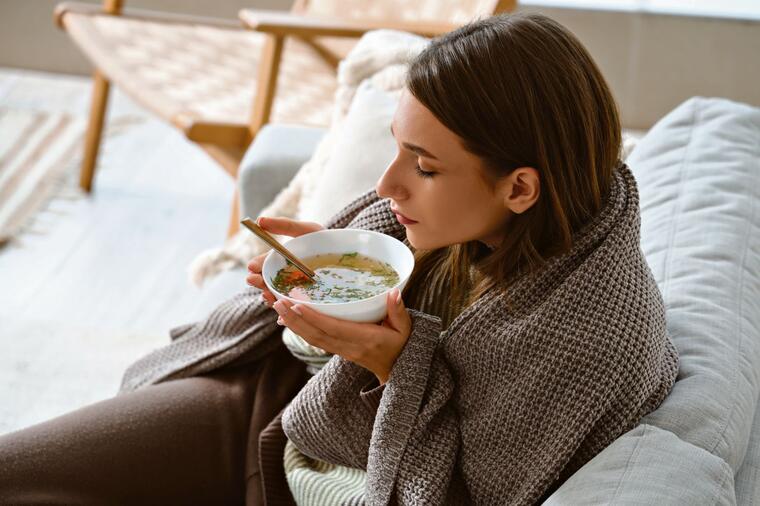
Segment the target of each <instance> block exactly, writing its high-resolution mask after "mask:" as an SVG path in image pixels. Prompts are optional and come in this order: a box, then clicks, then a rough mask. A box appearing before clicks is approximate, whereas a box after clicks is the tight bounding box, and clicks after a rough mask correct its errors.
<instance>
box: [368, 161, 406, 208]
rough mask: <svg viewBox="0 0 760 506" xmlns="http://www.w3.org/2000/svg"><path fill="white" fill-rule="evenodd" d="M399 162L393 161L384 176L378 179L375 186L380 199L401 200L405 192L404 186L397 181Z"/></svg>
mask: <svg viewBox="0 0 760 506" xmlns="http://www.w3.org/2000/svg"><path fill="white" fill-rule="evenodd" d="M396 165H397V160H395V159H394V160H393V161H392V162H391V163H390V165H388V167H387V168H386V169H385V172H383V175H382V176H380V179H378V181H377V184H376V185H375V192H376V193H377V196H378V197H380V198H383V199H384V198H392V199H393V200H401V196H402V195H403V193H404V192H405V190H404V189H403V186H402V185H401V184H399V183H400V182H399V181H398V180H397V179H396V175H395V172H396V170H395V167H396Z"/></svg>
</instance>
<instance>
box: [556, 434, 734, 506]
mask: <svg viewBox="0 0 760 506" xmlns="http://www.w3.org/2000/svg"><path fill="white" fill-rule="evenodd" d="M577 504H583V505H588V506H595V505H599V506H601V505H607V504H657V505H663V506H665V505H680V504H711V505H721V506H724V505H725V506H734V505H736V496H735V492H734V475H733V471H732V470H731V467H730V466H729V465H728V464H727V463H726V462H725V461H724V460H723V459H721V458H720V457H718V456H716V455H713V454H712V453H709V452H707V451H705V450H703V449H702V448H699V447H697V446H694V445H692V444H690V443H687V442H686V441H683V440H682V439H679V438H678V436H676V435H675V434H673V433H672V432H669V431H666V430H663V429H660V428H658V427H655V426H652V425H646V424H641V425H639V426H637V427H635V428H634V429H632V430H630V431H629V432H627V433H625V434H623V435H622V436H620V437H619V438H618V439H616V440H615V441H613V442H612V444H611V445H609V446H608V447H607V448H605V449H604V450H602V452H601V453H599V454H598V455H597V456H596V457H594V458H593V459H591V460H590V461H589V462H587V463H586V465H584V466H583V467H581V468H580V469H579V470H578V471H577V472H576V473H575V474H574V475H572V476H571V477H570V478H568V480H567V481H565V482H564V483H563V484H562V485H561V486H560V487H559V488H558V489H557V490H556V491H555V492H554V493H553V494H552V495H551V496H550V497H549V498H548V499H547V500H546V501H545V502H544V503H543V505H544V506H575V505H577Z"/></svg>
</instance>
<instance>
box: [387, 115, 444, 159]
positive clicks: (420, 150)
mask: <svg viewBox="0 0 760 506" xmlns="http://www.w3.org/2000/svg"><path fill="white" fill-rule="evenodd" d="M391 135H392V136H394V137H396V134H394V133H393V123H391ZM401 145H402V146H404V148H406V149H408V150H409V151H414V152H415V153H416V154H418V155H420V156H424V157H425V158H432V159H433V160H438V157H436V156H435V155H434V154H433V153H431V152H430V151H428V150H427V149H425V148H423V147H421V146H417V145H416V144H409V143H408V142H402V143H401ZM439 161H440V160H439Z"/></svg>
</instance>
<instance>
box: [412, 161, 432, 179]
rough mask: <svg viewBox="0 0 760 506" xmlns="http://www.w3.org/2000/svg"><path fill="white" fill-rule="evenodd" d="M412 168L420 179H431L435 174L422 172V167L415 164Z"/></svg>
mask: <svg viewBox="0 0 760 506" xmlns="http://www.w3.org/2000/svg"><path fill="white" fill-rule="evenodd" d="M414 168H415V170H416V171H417V174H418V175H419V176H420V177H425V178H430V177H433V176H434V175H435V172H429V171H427V170H422V167H420V164H419V163H417V164H415V166H414Z"/></svg>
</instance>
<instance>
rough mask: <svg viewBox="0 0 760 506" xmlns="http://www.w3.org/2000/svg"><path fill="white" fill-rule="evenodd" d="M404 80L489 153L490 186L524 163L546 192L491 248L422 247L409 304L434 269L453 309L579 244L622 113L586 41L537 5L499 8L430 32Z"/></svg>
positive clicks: (603, 189) (468, 142) (617, 139)
mask: <svg viewBox="0 0 760 506" xmlns="http://www.w3.org/2000/svg"><path fill="white" fill-rule="evenodd" d="M406 86H407V88H408V89H409V91H410V92H411V93H412V95H414V97H415V98H416V99H417V100H419V101H420V102H421V103H422V104H423V105H424V106H425V107H427V108H428V109H429V110H430V111H431V112H432V113H433V114H434V115H435V116H436V118H438V120H439V121H440V122H441V123H443V124H444V125H445V126H446V127H447V128H448V129H449V130H451V131H453V132H454V133H456V134H457V135H458V136H459V137H460V138H461V139H462V140H463V142H464V146H465V148H466V149H467V150H468V151H470V152H471V153H473V154H475V155H477V156H478V157H480V158H481V159H482V160H483V161H484V162H485V163H484V165H485V167H486V170H485V173H483V174H481V176H482V177H483V178H484V179H485V180H486V181H487V182H489V183H491V184H492V185H493V187H495V183H496V181H498V180H499V179H501V178H503V177H505V176H507V175H509V174H510V173H511V172H512V171H514V170H515V169H516V168H518V167H526V166H528V167H534V168H535V169H536V170H537V171H538V173H539V179H540V184H541V191H540V195H539V198H538V200H537V201H536V203H535V204H534V205H533V206H532V207H531V208H530V209H529V210H527V211H525V212H523V213H522V214H517V215H515V216H514V217H513V218H512V219H511V220H510V224H509V231H508V233H506V234H505V239H504V242H503V243H502V244H501V245H499V246H498V247H496V249H494V250H493V251H488V249H487V248H485V246H484V245H483V244H482V243H480V242H479V241H471V242H468V243H463V244H455V245H450V246H447V247H443V248H438V249H435V250H418V251H415V258H416V265H415V269H414V272H413V273H412V275H411V277H410V279H409V282H408V283H407V286H406V289H405V290H404V300H405V302H406V303H407V304H408V305H409V306H410V307H418V305H417V303H418V302H419V301H420V300H421V297H422V292H423V291H424V288H425V286H426V285H427V284H428V283H426V282H425V278H426V276H427V275H429V274H430V273H432V272H436V273H437V275H444V276H446V278H447V279H446V284H447V285H448V286H449V287H450V290H451V291H450V300H449V303H450V308H449V310H448V311H447V313H448V314H451V315H452V318H453V317H454V316H456V314H457V313H458V312H459V311H461V310H462V309H464V308H465V307H467V306H469V305H470V304H472V303H473V302H474V301H475V300H477V299H478V298H479V297H481V296H482V295H483V294H484V293H485V292H486V291H487V290H488V289H490V288H492V287H494V286H495V285H500V286H501V287H503V288H506V286H507V285H508V284H509V282H511V281H512V280H514V279H516V277H517V276H518V275H521V274H524V273H527V272H530V271H532V270H534V269H538V268H540V267H541V265H542V264H543V263H544V262H545V261H546V260H547V259H548V258H550V257H551V256H554V255H557V254H560V253H563V252H565V251H567V250H568V249H570V248H571V246H572V240H573V234H574V232H576V231H577V230H579V229H580V228H581V227H582V226H583V225H584V224H585V223H587V222H588V221H589V220H590V219H591V218H592V217H593V216H594V215H596V214H597V213H598V212H599V211H600V209H601V207H602V205H603V200H604V197H605V196H606V194H607V192H608V190H609V187H610V185H611V181H612V178H613V170H614V168H615V166H616V164H617V163H619V152H620V144H621V134H620V120H619V117H618V111H617V106H616V104H615V100H614V99H613V97H612V94H611V92H610V90H609V88H608V86H607V84H606V82H605V80H604V77H603V76H602V74H601V72H600V71H599V69H598V68H597V66H596V64H595V63H594V61H593V60H592V59H591V56H590V55H589V54H588V52H587V51H586V49H585V48H584V47H583V45H582V44H581V43H580V41H579V40H578V39H577V38H576V37H575V36H574V35H573V34H572V33H570V31H569V30H567V29H566V28H565V27H563V26H562V25H560V24H559V23H558V22H556V21H554V20H552V19H550V18H548V17H546V16H543V15H540V14H523V13H519V14H502V15H498V16H492V17H489V18H485V19H481V20H478V21H474V22H472V23H469V24H467V25H465V26H462V27H460V28H458V29H456V30H454V31H452V32H449V33H447V34H445V35H443V36H441V37H438V38H435V39H433V40H432V41H431V43H430V44H429V45H428V46H427V47H426V48H425V49H424V50H423V51H422V53H420V54H419V55H418V56H417V57H416V58H415V59H414V60H413V61H412V62H411V64H410V67H409V72H408V75H407V80H406ZM473 265H475V266H476V267H477V269H476V271H477V273H478V276H477V278H476V279H475V280H471V279H470V276H469V269H470V266H473ZM446 323H447V324H448V323H449V322H446Z"/></svg>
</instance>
